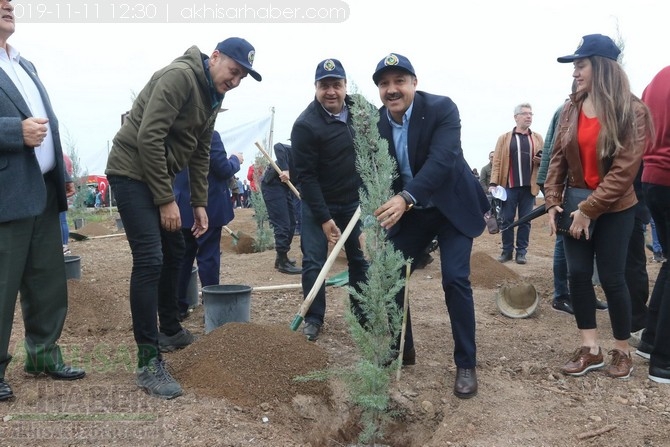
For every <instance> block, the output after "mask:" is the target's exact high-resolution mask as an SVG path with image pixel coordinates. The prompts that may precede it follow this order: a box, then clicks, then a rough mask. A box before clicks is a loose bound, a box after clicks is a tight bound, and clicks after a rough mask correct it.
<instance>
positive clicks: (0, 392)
mask: <svg viewBox="0 0 670 447" xmlns="http://www.w3.org/2000/svg"><path fill="white" fill-rule="evenodd" d="M13 397H14V393H12V389H11V388H10V386H9V384H8V383H7V382H5V379H0V401H2V400H8V399H11V398H13Z"/></svg>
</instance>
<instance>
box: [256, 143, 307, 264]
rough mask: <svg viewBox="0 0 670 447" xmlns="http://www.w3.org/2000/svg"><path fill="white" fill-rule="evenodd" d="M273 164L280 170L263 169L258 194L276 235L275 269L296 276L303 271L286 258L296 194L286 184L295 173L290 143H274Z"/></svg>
mask: <svg viewBox="0 0 670 447" xmlns="http://www.w3.org/2000/svg"><path fill="white" fill-rule="evenodd" d="M274 152H275V157H276V158H277V160H276V164H277V166H278V167H279V169H281V171H282V173H281V174H277V171H275V170H274V169H266V170H265V174H264V175H263V180H262V185H263V186H262V187H261V193H262V194H263V200H264V201H265V207H266V208H267V210H268V219H269V221H270V225H271V226H272V232H273V234H274V238H275V250H276V252H277V257H276V258H275V268H276V269H277V270H279V271H280V272H281V273H287V274H289V275H299V274H300V273H301V272H302V269H301V268H300V267H296V262H295V261H294V260H292V259H289V258H288V252H289V251H290V250H291V242H292V241H293V236H294V235H295V228H296V219H295V214H294V213H295V207H294V205H293V198H294V197H296V195H295V194H294V193H293V192H292V191H291V189H290V188H289V187H288V185H287V183H286V182H288V181H291V173H292V172H295V167H294V166H295V165H294V163H293V155H292V153H291V152H292V151H291V146H290V145H288V144H282V143H277V144H275V145H274Z"/></svg>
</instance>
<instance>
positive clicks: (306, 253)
mask: <svg viewBox="0 0 670 447" xmlns="http://www.w3.org/2000/svg"><path fill="white" fill-rule="evenodd" d="M357 208H358V202H354V203H350V204H347V205H328V209H329V210H330V216H331V218H332V219H333V220H334V221H335V224H336V225H337V226H338V227H339V229H340V231H344V229H345V228H346V226H347V225H348V224H349V221H350V220H351V217H352V216H353V215H354V213H355V212H356V209H357ZM301 220H302V229H301V231H302V233H301V238H300V248H301V250H302V290H303V293H304V295H305V296H307V294H308V293H309V292H310V290H312V286H314V283H315V282H316V278H317V277H318V276H319V273H321V270H322V269H323V265H324V264H325V263H326V259H327V258H328V240H327V239H326V235H325V234H324V233H323V229H322V228H321V222H317V221H316V219H315V218H314V215H313V214H312V210H311V209H310V208H309V205H307V203H303V204H302V219H301ZM360 235H361V222H360V220H359V221H358V223H357V225H356V226H355V227H354V229H353V231H352V232H351V234H350V235H349V237H348V238H347V241H346V242H345V243H344V251H345V253H346V255H347V262H348V264H349V285H350V286H352V287H353V288H354V289H355V290H357V291H360V284H361V283H363V282H365V281H366V275H367V271H368V263H367V261H366V260H365V257H364V256H363V250H362V249H361V246H360V243H359V242H358V238H359V236H360ZM349 298H350V300H351V302H352V306H353V311H354V313H356V314H357V315H360V312H358V307H357V305H356V302H355V299H354V297H353V296H351V295H349ZM357 312H358V313H357ZM325 315H326V287H325V281H324V284H321V287H320V288H319V291H318V293H317V294H316V296H315V297H314V301H312V305H311V306H310V307H309V310H308V311H307V314H306V315H305V322H308V323H314V324H318V325H319V326H321V325H323V320H324V317H325Z"/></svg>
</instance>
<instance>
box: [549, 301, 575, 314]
mask: <svg viewBox="0 0 670 447" xmlns="http://www.w3.org/2000/svg"><path fill="white" fill-rule="evenodd" d="M551 307H552V308H553V309H554V310H557V311H559V312H565V313H566V314H570V315H574V314H575V311H574V310H573V309H572V303H570V301H568V300H554V301H553V302H552V303H551Z"/></svg>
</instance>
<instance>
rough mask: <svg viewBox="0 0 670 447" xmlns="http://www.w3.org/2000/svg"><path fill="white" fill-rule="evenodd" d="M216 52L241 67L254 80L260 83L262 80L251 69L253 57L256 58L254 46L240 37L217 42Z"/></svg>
mask: <svg viewBox="0 0 670 447" xmlns="http://www.w3.org/2000/svg"><path fill="white" fill-rule="evenodd" d="M216 50H217V51H218V52H219V53H223V54H225V55H226V56H228V57H230V58H231V59H233V60H234V61H235V62H237V63H238V64H240V65H241V66H243V67H244V68H245V69H246V70H247V71H248V72H249V74H250V75H251V77H252V78H254V79H255V80H257V81H260V80H261V79H263V78H262V77H261V75H260V74H258V72H257V71H254V69H253V68H251V66H252V65H253V63H254V57H255V56H256V50H255V49H254V46H253V45H251V44H250V43H249V42H247V41H246V40H244V39H242V38H241V37H229V38H228V39H226V40H224V41H223V42H219V44H218V45H217V46H216Z"/></svg>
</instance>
